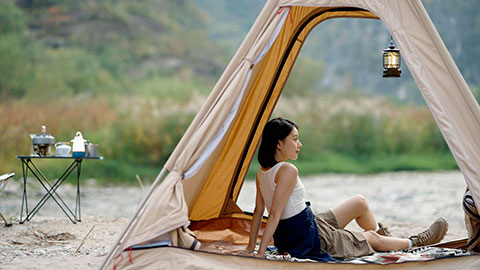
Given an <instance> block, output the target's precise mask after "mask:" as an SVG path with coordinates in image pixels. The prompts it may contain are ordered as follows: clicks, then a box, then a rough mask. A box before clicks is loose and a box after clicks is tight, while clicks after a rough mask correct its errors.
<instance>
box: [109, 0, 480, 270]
mask: <svg viewBox="0 0 480 270" xmlns="http://www.w3.org/2000/svg"><path fill="white" fill-rule="evenodd" d="M339 17H343V18H366V19H379V20H382V21H383V23H384V24H385V25H386V27H387V29H388V30H389V31H390V33H391V35H392V37H393V38H394V40H395V41H396V44H397V46H398V47H399V49H400V50H401V52H402V55H403V58H404V61H405V62H406V64H407V65H408V68H409V70H410V71H411V73H412V75H413V77H414V79H415V81H416V83H417V85H418V87H419V89H420V91H421V93H422V95H423V97H424V98H425V101H426V104H427V106H428V108H429V109H430V111H431V112H432V114H433V116H434V119H435V121H436V123H437V124H438V126H439V127H440V130H441V132H442V134H443V136H444V138H445V141H446V142H447V144H448V146H449V147H450V150H451V152H452V154H453V156H454V158H455V160H456V162H457V164H458V166H459V168H460V170H461V172H462V173H463V176H464V178H465V181H466V183H467V185H468V186H469V187H470V190H471V193H472V195H473V197H474V199H475V201H476V203H477V208H478V207H479V206H480V205H479V203H480V142H479V141H478V140H477V134H480V108H479V105H478V103H477V102H476V100H475V98H474V97H473V95H472V93H471V92H470V89H469V87H468V85H467V84H466V82H465V80H464V79H463V77H462V75H461V73H460V72H459V70H458V68H457V67H456V65H455V63H454V61H453V59H452V58H451V56H450V54H449V53H448V51H447V49H446V47H445V45H444V43H443V42H442V40H441V38H440V36H439V34H438V32H437V31H436V29H435V27H434V25H433V23H432V21H431V20H430V18H429V16H428V14H427V12H426V10H425V8H424V7H423V5H422V3H421V1H420V0H396V1H392V0H269V1H267V3H266V4H265V6H264V8H263V9H262V11H261V13H260V14H259V16H258V18H257V19H256V21H255V22H254V24H253V26H252V28H251V29H250V31H249V32H248V34H247V36H246V38H245V40H244V41H243V42H242V44H241V45H240V47H239V49H238V50H237V52H236V53H235V55H234V56H233V59H232V60H231V62H230V63H229V65H228V66H227V67H226V70H225V71H224V73H223V75H222V76H221V77H220V79H219V80H218V82H217V84H216V85H215V86H214V88H213V90H212V92H211V93H210V95H209V97H208V98H207V100H206V102H205V104H204V105H203V106H202V108H201V109H200V111H199V112H198V114H197V115H196V117H195V118H194V120H193V121H192V123H191V125H190V126H189V128H188V129H187V131H186V132H185V135H184V136H183V138H182V139H181V140H180V142H179V143H178V145H177V147H176V148H175V150H174V151H173V153H172V154H171V156H170V158H169V159H168V161H167V163H166V164H165V166H164V168H163V169H162V170H161V172H160V174H159V175H158V177H157V178H156V180H155V182H154V183H153V185H152V187H151V189H150V190H149V192H148V193H147V195H146V196H145V198H144V199H143V201H142V202H141V203H140V205H139V207H138V209H137V211H136V213H135V214H134V215H133V216H132V218H131V220H130V222H129V223H128V225H127V226H126V228H125V230H124V232H123V233H122V234H121V236H120V237H119V239H118V241H117V242H116V243H115V244H114V246H113V247H112V249H111V251H110V253H109V254H108V255H107V256H106V258H105V260H104V262H103V264H102V265H101V266H100V269H112V268H115V269H149V268H154V269H158V268H175V269H177V268H178V269H180V268H188V267H193V268H202V269H203V268H205V269H224V268H242V269H254V268H259V267H260V268H266V269H268V268H276V269H277V268H282V267H283V268H289V267H299V266H298V265H297V266H295V265H292V264H291V263H285V262H270V261H267V260H261V259H255V258H245V257H240V256H225V255H217V254H211V253H205V252H199V251H191V250H188V249H181V248H178V247H161V248H158V247H157V248H154V247H155V246H159V245H161V243H165V242H164V241H171V240H173V239H172V238H175V239H177V238H178V237H174V236H172V235H177V236H182V235H184V234H186V232H185V229H184V228H186V227H187V226H189V224H190V227H189V228H190V229H191V230H193V231H194V232H195V233H196V235H197V237H198V239H200V240H205V241H207V240H224V241H231V242H232V243H244V242H245V241H246V237H247V235H246V231H247V230H248V223H249V221H248V220H249V219H250V216H249V215H247V214H245V213H243V212H242V210H241V209H240V208H239V207H238V206H237V205H236V203H235V202H236V200H237V198H238V195H239V192H240V189H241V187H242V184H243V181H244V179H245V176H246V173H247V170H248V167H249V165H250V162H251V160H252V158H253V156H254V153H255V150H256V147H257V145H258V144H259V140H260V137H261V131H262V128H263V126H264V125H265V123H266V122H267V121H268V120H269V118H270V116H271V114H272V111H273V109H274V107H275V105H276V102H277V100H278V98H279V96H280V94H281V92H282V88H283V86H284V84H285V82H286V80H287V78H288V75H289V73H290V70H291V68H292V66H293V64H294V62H295V60H296V57H297V56H298V54H299V52H300V50H301V48H302V45H303V42H304V41H305V39H306V38H307V36H308V34H309V33H310V31H311V30H312V29H313V28H314V27H315V26H317V25H318V24H320V23H321V22H323V21H325V20H328V19H333V18H339ZM459 200H460V198H459ZM172 232H175V233H172ZM180 238H181V237H180ZM187 238H188V237H187ZM190 244H191V242H190ZM190 244H185V243H183V244H182V243H180V242H178V241H176V240H174V241H173V245H174V246H182V245H183V246H184V247H186V248H189V247H194V246H195V245H194V244H195V243H193V246H189V245H190ZM186 245H187V246H186ZM138 247H150V249H145V248H144V249H137V248H138ZM127 258H128V259H127ZM448 260H449V262H451V263H455V264H456V265H457V266H455V267H460V268H467V269H468V268H472V267H475V265H476V263H477V261H478V256H467V257H462V258H452V259H448ZM312 265H313V266H312ZM337 266H338V265H336V264H324V265H323V266H322V267H323V268H325V269H327V268H328V269H329V268H335V267H337ZM368 266H369V265H367V266H362V267H368ZM424 266H428V267H429V268H438V269H443V268H445V269H446V268H452V264H449V263H447V262H446V261H444V260H442V262H441V263H439V262H438V261H431V262H426V263H408V264H406V265H403V266H401V265H395V266H394V267H395V268H408V269H417V268H421V267H424ZM301 267H302V268H313V267H318V264H309V263H307V264H302V266H301ZM341 267H342V268H353V267H358V265H357V266H349V265H344V264H342V266H341ZM337 268H338V267H337Z"/></svg>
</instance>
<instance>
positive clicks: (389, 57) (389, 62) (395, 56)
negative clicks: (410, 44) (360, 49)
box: [383, 52, 400, 69]
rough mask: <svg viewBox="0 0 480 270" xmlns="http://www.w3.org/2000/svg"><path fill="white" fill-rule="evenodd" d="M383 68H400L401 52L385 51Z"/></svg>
mask: <svg viewBox="0 0 480 270" xmlns="http://www.w3.org/2000/svg"><path fill="white" fill-rule="evenodd" d="M383 68H385V69H389V68H395V69H398V68H400V53H399V52H385V53H384V54H383Z"/></svg>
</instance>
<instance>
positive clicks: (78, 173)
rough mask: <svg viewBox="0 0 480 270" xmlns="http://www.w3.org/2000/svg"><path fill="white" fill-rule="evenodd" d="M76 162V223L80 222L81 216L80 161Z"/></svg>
mask: <svg viewBox="0 0 480 270" xmlns="http://www.w3.org/2000/svg"><path fill="white" fill-rule="evenodd" d="M75 161H77V202H76V205H75V216H76V214H77V208H78V217H77V216H76V217H77V220H78V221H82V214H81V212H80V171H81V167H82V160H81V159H76V160H75Z"/></svg>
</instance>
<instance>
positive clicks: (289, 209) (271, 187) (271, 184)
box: [257, 162, 306, 219]
mask: <svg viewBox="0 0 480 270" xmlns="http://www.w3.org/2000/svg"><path fill="white" fill-rule="evenodd" d="M283 164H285V162H279V163H277V164H275V166H273V167H272V168H270V169H268V170H267V171H264V170H262V168H259V169H258V174H257V175H258V182H259V186H260V191H261V192H262V196H263V200H264V202H265V205H266V207H267V210H268V213H270V208H271V206H272V199H273V194H274V192H275V187H276V186H277V185H276V184H275V176H276V175H277V172H278V169H280V167H282V165H283ZM305 207H306V204H305V186H304V185H303V183H302V181H301V180H300V178H299V177H298V176H297V184H296V185H295V187H294V188H293V191H292V194H291V195H290V198H289V199H288V201H287V205H286V206H285V209H284V210H283V213H282V216H281V217H280V219H287V218H289V217H293V216H295V215H296V214H298V213H300V212H302V211H303V209H305Z"/></svg>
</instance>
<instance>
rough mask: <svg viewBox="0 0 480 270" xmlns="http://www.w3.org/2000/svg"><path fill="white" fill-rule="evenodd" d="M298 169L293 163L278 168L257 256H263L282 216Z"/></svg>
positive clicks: (295, 182)
mask: <svg viewBox="0 0 480 270" xmlns="http://www.w3.org/2000/svg"><path fill="white" fill-rule="evenodd" d="M297 177H298V170H297V168H296V167H295V166H293V164H291V163H285V164H284V165H282V167H281V168H280V169H279V170H278V173H277V183H276V184H277V186H276V188H275V192H274V193H273V199H272V207H271V209H270V213H269V215H268V221H267V225H266V226H265V231H264V232H263V237H262V241H261V242H260V247H259V249H258V253H257V257H263V256H264V253H265V250H266V249H267V245H268V243H269V242H270V241H271V240H272V237H273V233H274V232H275V230H276V229H277V226H278V222H279V221H280V217H281V216H282V213H283V210H284V209H285V206H286V205H287V201H288V199H289V198H290V194H292V191H293V188H294V187H295V185H296V184H297Z"/></svg>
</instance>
